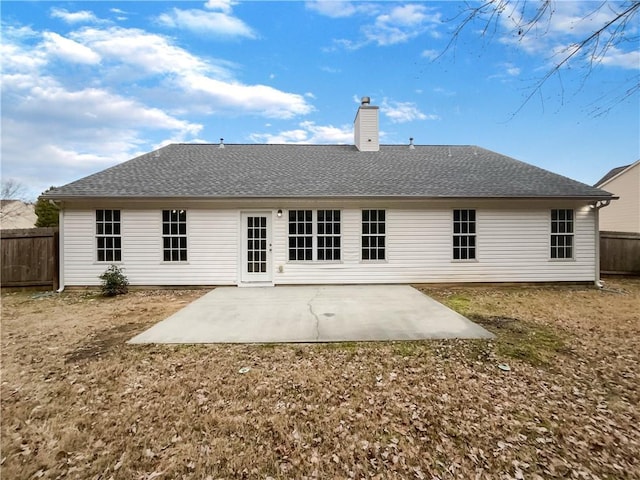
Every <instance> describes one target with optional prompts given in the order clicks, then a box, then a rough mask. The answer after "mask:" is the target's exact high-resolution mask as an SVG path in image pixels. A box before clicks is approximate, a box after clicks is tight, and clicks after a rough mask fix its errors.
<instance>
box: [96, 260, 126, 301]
mask: <svg viewBox="0 0 640 480" xmlns="http://www.w3.org/2000/svg"><path fill="white" fill-rule="evenodd" d="M98 278H99V279H100V280H102V286H101V290H102V295H104V296H105V297H114V296H116V295H124V294H125V293H127V292H128V291H129V279H127V277H126V275H125V274H124V273H122V269H121V268H120V267H118V266H117V265H111V266H110V267H109V268H107V270H106V271H105V272H104V273H103V274H102V275H100V276H99V277H98Z"/></svg>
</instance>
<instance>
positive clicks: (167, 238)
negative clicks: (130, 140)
mask: <svg viewBox="0 0 640 480" xmlns="http://www.w3.org/2000/svg"><path fill="white" fill-rule="evenodd" d="M162 259H163V260H164V261H165V262H186V261H187V211H186V210H163V211H162Z"/></svg>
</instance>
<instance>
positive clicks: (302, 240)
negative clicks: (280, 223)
mask: <svg viewBox="0 0 640 480" xmlns="http://www.w3.org/2000/svg"><path fill="white" fill-rule="evenodd" d="M289 260H292V261H295V260H313V211H312V210H289Z"/></svg>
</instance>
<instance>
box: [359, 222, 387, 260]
mask: <svg viewBox="0 0 640 480" xmlns="http://www.w3.org/2000/svg"><path fill="white" fill-rule="evenodd" d="M361 242H362V250H361V251H362V257H361V258H362V260H384V259H385V258H386V212H385V210H362V239H361Z"/></svg>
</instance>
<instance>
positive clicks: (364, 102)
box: [360, 97, 371, 105]
mask: <svg viewBox="0 0 640 480" xmlns="http://www.w3.org/2000/svg"><path fill="white" fill-rule="evenodd" d="M370 103H371V98H370V97H362V100H361V101H360V104H361V105H369V104H370Z"/></svg>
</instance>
